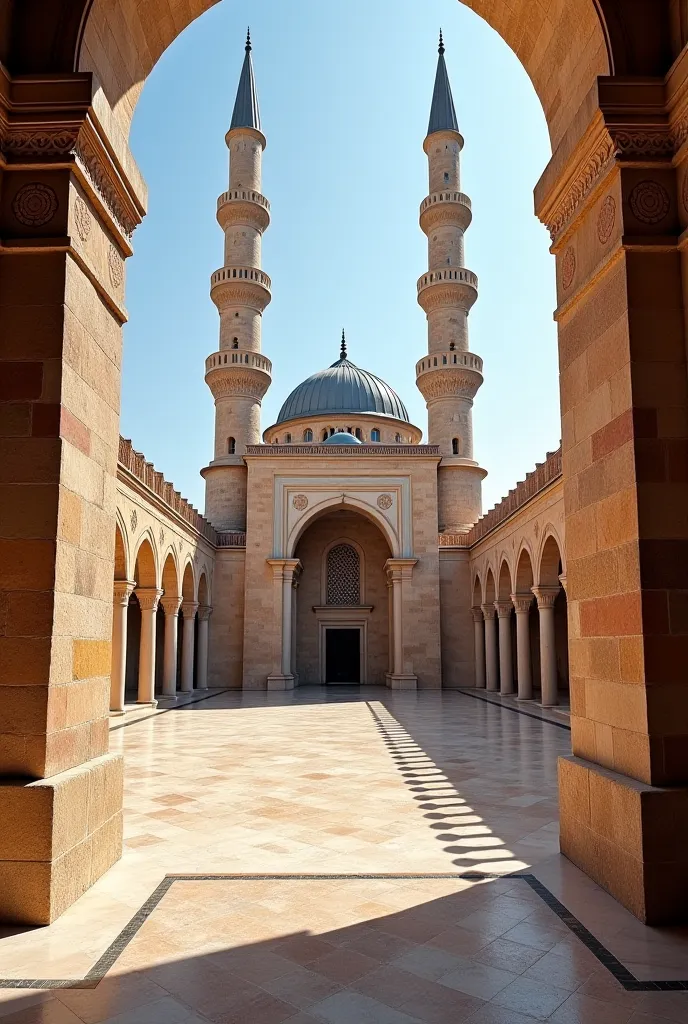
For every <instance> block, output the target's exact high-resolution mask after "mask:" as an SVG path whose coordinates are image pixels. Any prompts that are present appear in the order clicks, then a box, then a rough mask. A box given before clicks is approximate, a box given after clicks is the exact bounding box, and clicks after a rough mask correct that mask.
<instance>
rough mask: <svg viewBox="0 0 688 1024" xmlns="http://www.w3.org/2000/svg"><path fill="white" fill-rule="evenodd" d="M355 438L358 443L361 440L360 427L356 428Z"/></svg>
mask: <svg viewBox="0 0 688 1024" xmlns="http://www.w3.org/2000/svg"><path fill="white" fill-rule="evenodd" d="M356 437H357V438H358V440H359V441H362V440H363V434H362V433H361V428H360V427H356Z"/></svg>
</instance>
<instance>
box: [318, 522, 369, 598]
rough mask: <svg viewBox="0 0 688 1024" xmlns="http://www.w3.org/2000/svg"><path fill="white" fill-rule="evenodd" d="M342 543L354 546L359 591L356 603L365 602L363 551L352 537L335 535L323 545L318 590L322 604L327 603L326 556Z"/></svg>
mask: <svg viewBox="0 0 688 1024" xmlns="http://www.w3.org/2000/svg"><path fill="white" fill-rule="evenodd" d="M342 544H347V545H348V546H349V547H352V548H354V550H355V551H356V554H357V555H358V591H359V592H358V602H357V603H358V604H365V573H366V564H365V551H364V550H363V548H362V547H361V545H360V544H359V543H358V541H356V540H354V539H353V537H350V536H341V537H337V538H336V539H335V540H332V541H330V542H329V544H327V545H326V546H325V548H324V549H323V555H322V568H321V585H320V592H321V600H322V603H323V604H327V603H328V601H327V591H328V558H329V555H330V552H331V551H332V550H333V549H334V548H336V547H339V546H340V545H342Z"/></svg>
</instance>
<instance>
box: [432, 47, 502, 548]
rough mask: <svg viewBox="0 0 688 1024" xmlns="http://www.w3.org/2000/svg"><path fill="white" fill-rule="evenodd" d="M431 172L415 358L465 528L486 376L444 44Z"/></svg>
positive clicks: (442, 478) (444, 518) (445, 475)
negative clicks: (424, 350) (424, 346)
mask: <svg viewBox="0 0 688 1024" xmlns="http://www.w3.org/2000/svg"><path fill="white" fill-rule="evenodd" d="M423 149H424V150H425V152H426V154H427V157H428V164H429V170H430V195H429V196H428V197H427V199H424V200H423V202H422V203H421V207H420V226H421V229H422V230H423V232H424V233H425V234H426V235H427V236H428V265H429V270H428V272H427V274H423V276H422V277H421V278H420V280H419V281H418V302H419V304H420V305H421V306H422V308H423V309H424V311H425V313H426V315H427V318H428V355H427V356H425V357H424V358H423V359H421V360H420V361H419V362H418V363H417V364H416V384H417V386H418V388H419V390H420V392H421V393H422V395H423V397H424V398H425V401H426V404H427V408H428V440H429V442H430V444H438V445H439V446H440V452H441V454H442V461H441V463H440V466H439V470H438V492H439V493H438V512H439V529H440V531H441V532H446V533H458V532H461V531H463V530H466V529H467V528H468V527H469V526H471V524H472V523H474V522H475V521H476V520H477V519H478V517H479V516H480V514H481V511H482V500H481V482H482V480H483V478H484V477H485V476H486V472H485V470H484V469H481V468H480V467H479V466H478V464H477V462H474V460H473V423H472V408H473V398H474V397H475V394H476V392H477V390H478V388H479V387H480V385H481V384H482V382H483V376H482V368H483V362H482V359H480V357H479V356H476V355H473V354H472V353H471V352H470V351H469V348H468V313H469V310H470V309H471V306H472V305H473V303H474V302H475V300H476V299H477V298H478V279H477V277H476V276H475V274H474V273H473V272H472V271H470V270H466V268H465V267H464V253H463V237H464V232H465V231H466V228H467V227H468V226H469V224H470V223H471V201H470V199H469V198H468V196H466V195H464V194H463V192H461V182H460V177H459V154H460V153H461V150H462V149H463V138H462V137H461V134H460V132H459V126H458V122H457V120H456V111H455V109H454V100H453V98H452V92H451V86H450V85H449V76H448V74H447V65H446V64H445V60H444V42H443V40H442V33H441V32H440V45H439V60H438V63H437V75H436V77H435V91H434V93H433V97H432V108H431V110H430V123H429V125H428V134H427V137H426V139H425V142H424V143H423Z"/></svg>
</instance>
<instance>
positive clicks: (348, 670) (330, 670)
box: [325, 628, 361, 683]
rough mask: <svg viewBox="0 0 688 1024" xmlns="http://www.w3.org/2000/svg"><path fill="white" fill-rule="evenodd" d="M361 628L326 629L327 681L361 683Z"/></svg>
mask: <svg viewBox="0 0 688 1024" xmlns="http://www.w3.org/2000/svg"><path fill="white" fill-rule="evenodd" d="M360 681H361V631H360V629H336V628H335V629H326V630H325V682H326V683H360Z"/></svg>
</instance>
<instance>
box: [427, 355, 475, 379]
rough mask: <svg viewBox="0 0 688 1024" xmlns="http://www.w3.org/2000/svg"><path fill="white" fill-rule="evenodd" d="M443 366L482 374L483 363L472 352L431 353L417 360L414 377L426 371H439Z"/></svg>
mask: <svg viewBox="0 0 688 1024" xmlns="http://www.w3.org/2000/svg"><path fill="white" fill-rule="evenodd" d="M443 366H457V367H459V366H460V367H466V368H467V369H469V370H477V371H478V373H482V372H483V361H482V359H481V358H480V356H474V355H473V353H472V352H454V351H453V350H452V349H448V350H447V351H446V352H433V354H432V355H429V356H425V357H424V358H423V359H419V360H418V362H417V363H416V377H418V376H419V375H420V374H421V373H425V371H426V370H435V369H441V368H442V367H443Z"/></svg>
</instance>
